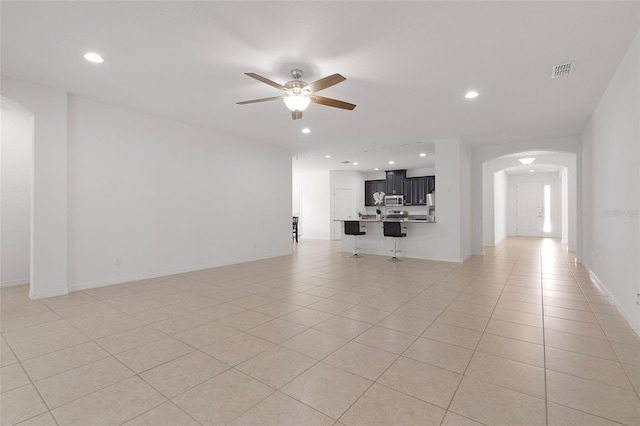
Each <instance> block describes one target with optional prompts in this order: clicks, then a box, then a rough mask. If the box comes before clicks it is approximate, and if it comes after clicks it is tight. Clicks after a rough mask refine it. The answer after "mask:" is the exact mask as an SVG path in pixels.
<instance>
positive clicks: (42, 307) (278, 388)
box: [0, 238, 640, 426]
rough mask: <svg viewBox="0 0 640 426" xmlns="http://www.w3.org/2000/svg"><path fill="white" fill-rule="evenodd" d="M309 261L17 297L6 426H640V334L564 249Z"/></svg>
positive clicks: (0, 351)
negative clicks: (448, 258)
mask: <svg viewBox="0 0 640 426" xmlns="http://www.w3.org/2000/svg"><path fill="white" fill-rule="evenodd" d="M294 247H295V248H294V251H295V252H294V254H293V255H292V256H287V257H281V258H275V259H269V260H262V261H256V262H251V263H246V264H240V265H233V266H226V267H221V268H215V269H209V270H203V271H197V272H191V273H185V274H180V275H173V276H167V277H162V278H157V279H153V280H145V281H139V282H131V283H126V284H121V285H115V286H109V287H102V288H97V289H93V290H87V291H79V292H74V293H71V294H69V295H67V296H62V297H56V298H51V299H44V300H39V301H32V300H29V299H28V297H27V290H28V289H27V288H26V287H25V286H21V287H12V288H4V289H2V290H0V296H1V298H2V300H1V310H2V311H1V319H2V323H1V332H2V339H1V341H0V360H1V384H0V386H1V391H2V394H1V397H0V402H1V406H0V412H1V414H0V416H1V417H0V420H1V423H2V425H13V424H30V425H36V424H37V425H48V424H51V425H55V424H61V425H82V426H84V425H119V424H126V425H197V424H206V425H208V424H216V425H217V424H221V425H222V424H233V425H274V426H283V425H347V426H353V425H385V424H386V425H401V426H405V425H406V426H408V425H474V424H486V425H544V424H548V425H607V424H626V425H639V424H640V399H639V398H638V392H640V338H639V337H638V335H637V334H636V333H635V332H634V331H633V330H632V329H631V328H630V327H629V325H628V324H627V323H626V321H625V320H624V319H623V318H622V317H621V316H620V315H619V313H618V312H617V310H616V308H615V307H614V306H613V305H612V304H611V302H610V301H609V300H608V299H607V298H606V297H605V295H604V294H602V293H601V292H600V291H599V289H598V288H597V287H596V286H595V285H594V284H592V283H591V282H590V280H589V276H588V274H587V273H586V272H585V270H584V269H583V268H582V267H581V266H580V265H576V264H575V262H574V258H573V257H572V255H571V254H569V253H567V251H566V247H564V246H562V245H560V244H559V242H558V241H556V240H550V239H544V240H543V239H535V238H510V239H508V240H507V241H505V242H504V243H503V244H501V245H500V246H499V247H496V248H487V249H486V250H485V252H486V255H485V256H475V257H472V258H471V259H469V260H467V261H466V262H464V263H463V264H461V265H459V264H451V263H444V262H432V261H424V260H412V259H404V260H402V261H400V262H392V261H389V260H388V259H387V258H385V257H381V256H373V255H365V256H362V257H360V258H357V259H355V258H352V257H350V256H349V254H348V253H342V252H340V251H339V244H337V243H335V242H327V241H305V240H301V241H300V243H298V244H295V245H294Z"/></svg>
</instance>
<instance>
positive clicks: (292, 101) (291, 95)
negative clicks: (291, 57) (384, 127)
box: [237, 69, 356, 120]
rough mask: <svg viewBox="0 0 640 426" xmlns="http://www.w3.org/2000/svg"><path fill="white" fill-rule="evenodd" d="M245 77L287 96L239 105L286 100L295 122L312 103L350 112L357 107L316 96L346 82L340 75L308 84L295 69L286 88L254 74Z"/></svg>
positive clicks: (300, 72) (333, 75)
mask: <svg viewBox="0 0 640 426" xmlns="http://www.w3.org/2000/svg"><path fill="white" fill-rule="evenodd" d="M245 75H248V76H249V77H251V78H255V79H256V80H258V81H261V82H263V83H266V84H268V85H269V86H272V87H275V88H276V89H279V90H282V91H283V92H285V94H284V95H281V96H272V97H270V98H261V99H253V100H250V101H243V102H237V104H238V105H244V104H253V103H256V102H266V101H275V100H276V99H284V103H285V105H286V106H287V108H289V110H290V111H291V118H293V119H294V120H297V119H299V118H302V111H304V110H305V109H306V108H307V107H308V106H309V103H310V102H313V103H316V104H320V105H326V106H330V107H334V108H342V109H348V110H349V111H351V110H353V109H354V108H355V107H356V106H355V105H354V104H350V103H348V102H343V101H339V100H337V99H331V98H325V97H323V96H317V95H315V92H319V91H321V90H323V89H326V88H327V87H331V86H333V85H335V84H338V83H340V82H342V81H345V80H346V78H344V77H343V76H341V75H340V74H332V75H330V76H328V77H325V78H321V79H320V80H317V81H314V82H313V83H311V84H307V83H305V82H304V81H302V80H300V78H301V77H302V71H301V70H299V69H293V70H291V76H292V77H293V80H291V81H288V82H286V83H285V84H284V86H283V85H281V84H278V83H276V82H275V81H271V80H269V79H268V78H265V77H262V76H261V75H258V74H254V73H252V72H247V73H245Z"/></svg>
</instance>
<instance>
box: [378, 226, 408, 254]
mask: <svg viewBox="0 0 640 426" xmlns="http://www.w3.org/2000/svg"><path fill="white" fill-rule="evenodd" d="M382 227H383V234H384V236H385V237H393V257H392V258H391V260H398V258H397V257H396V253H397V250H396V238H403V237H406V236H407V234H406V233H404V232H402V224H401V223H400V222H382ZM404 229H405V230H406V229H407V228H404Z"/></svg>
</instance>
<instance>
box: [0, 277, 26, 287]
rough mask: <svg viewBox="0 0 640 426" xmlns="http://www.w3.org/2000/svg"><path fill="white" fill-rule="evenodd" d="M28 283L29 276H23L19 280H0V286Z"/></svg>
mask: <svg viewBox="0 0 640 426" xmlns="http://www.w3.org/2000/svg"><path fill="white" fill-rule="evenodd" d="M23 284H29V278H23V279H20V280H10V281H2V282H0V288H4V287H15V286H17V285H23Z"/></svg>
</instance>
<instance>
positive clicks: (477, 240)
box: [471, 136, 582, 262]
mask: <svg viewBox="0 0 640 426" xmlns="http://www.w3.org/2000/svg"><path fill="white" fill-rule="evenodd" d="M536 151H544V152H547V153H548V155H551V156H553V155H558V156H562V155H565V156H568V158H567V159H565V160H564V162H558V161H555V162H552V161H551V160H547V161H545V162H546V163H550V164H556V165H558V166H561V167H567V169H568V171H567V176H566V179H567V181H566V183H567V185H568V188H567V191H566V192H567V194H568V198H567V204H568V205H567V206H566V211H567V217H566V218H565V219H566V228H567V240H568V241H567V242H568V246H569V250H570V251H575V254H576V259H577V261H578V262H581V260H582V141H581V139H580V137H578V136H570V137H564V138H556V139H544V140H535V141H525V142H514V143H511V144H505V145H492V146H482V147H477V148H475V149H474V150H473V158H472V164H471V210H472V212H473V213H474V214H473V215H472V226H471V228H472V252H473V254H477V255H481V254H483V251H484V243H485V241H486V239H485V237H487V239H488V235H494V226H495V217H494V214H493V209H494V203H495V199H494V175H493V174H494V173H495V172H496V171H499V170H504V169H507V168H509V167H512V166H517V165H518V164H519V162H518V158H519V156H524V154H526V153H527V152H529V153H531V152H536ZM509 156H511V157H509ZM504 157H506V159H505V158H504ZM494 161H496V163H493V162H494ZM501 161H503V162H506V163H504V164H500V162H501ZM509 161H510V162H509ZM561 184H562V178H561ZM561 202H562V201H561ZM560 220H561V221H562V220H563V219H562V218H561V219H560ZM485 228H486V229H485Z"/></svg>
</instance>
